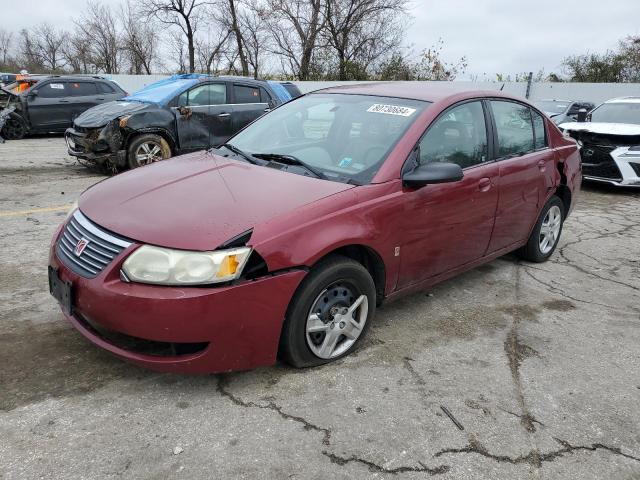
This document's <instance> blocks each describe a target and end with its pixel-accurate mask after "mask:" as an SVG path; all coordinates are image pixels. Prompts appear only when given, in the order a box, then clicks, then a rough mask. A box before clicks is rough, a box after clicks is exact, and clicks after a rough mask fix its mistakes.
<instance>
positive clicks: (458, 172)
mask: <svg viewBox="0 0 640 480" xmlns="http://www.w3.org/2000/svg"><path fill="white" fill-rule="evenodd" d="M463 176H464V174H463V173H462V168H461V167H460V165H457V164H455V163H448V162H428V163H423V164H421V165H418V166H417V167H416V168H414V169H413V170H411V171H410V172H406V173H405V174H404V175H402V184H403V185H404V186H405V187H409V188H421V187H424V186H425V185H429V184H431V183H451V182H458V181H460V180H462V177H463Z"/></svg>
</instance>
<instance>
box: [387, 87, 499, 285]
mask: <svg viewBox="0 0 640 480" xmlns="http://www.w3.org/2000/svg"><path fill="white" fill-rule="evenodd" d="M488 118H489V117H488V112H486V108H485V106H484V105H483V102H482V101H480V100H478V101H471V102H465V103H462V104H458V105H456V106H453V107H451V108H450V109H449V110H447V111H445V112H444V113H443V114H442V115H440V116H439V117H438V118H437V119H436V120H435V121H434V123H433V124H432V125H431V126H430V127H429V129H428V130H427V132H426V133H425V135H424V136H423V137H422V140H420V142H419V157H418V161H419V162H420V163H426V162H452V163H457V164H458V165H460V166H461V167H462V169H463V172H464V177H463V179H462V180H460V181H458V182H453V183H442V184H435V185H427V186H426V187H422V188H420V189H417V190H407V189H405V191H404V193H403V195H404V202H403V203H404V211H403V212H402V215H403V216H404V218H405V220H404V221H403V223H402V224H403V238H404V241H403V244H402V247H401V252H402V253H401V255H400V259H401V260H400V275H399V278H398V288H403V287H406V286H409V285H412V284H414V283H418V282H421V281H424V280H427V279H429V278H431V277H434V276H436V275H439V274H442V273H445V272H447V271H450V270H452V269H455V268H457V267H460V266H462V265H465V264H467V263H469V262H473V261H474V260H478V259H480V258H481V257H483V256H484V254H485V252H486V250H487V247H488V245H489V241H490V239H491V232H492V230H493V223H494V219H495V213H496V208H497V204H498V188H497V187H498V185H497V182H498V166H497V165H496V164H495V162H492V161H491V156H490V153H491V152H490V151H489V142H488V138H490V136H489V133H488V130H487V125H489V122H488V120H487V119H488Z"/></svg>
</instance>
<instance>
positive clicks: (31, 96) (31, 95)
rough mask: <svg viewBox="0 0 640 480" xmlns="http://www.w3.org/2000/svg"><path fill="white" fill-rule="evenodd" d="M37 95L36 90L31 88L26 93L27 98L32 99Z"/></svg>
mask: <svg viewBox="0 0 640 480" xmlns="http://www.w3.org/2000/svg"><path fill="white" fill-rule="evenodd" d="M37 96H38V91H37V90H32V91H31V92H29V93H27V98H28V99H29V100H33V99H34V98H36V97H37Z"/></svg>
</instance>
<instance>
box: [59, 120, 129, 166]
mask: <svg viewBox="0 0 640 480" xmlns="http://www.w3.org/2000/svg"><path fill="white" fill-rule="evenodd" d="M64 139H65V141H66V143H67V152H68V153H69V155H71V156H74V157H77V158H79V159H81V160H85V161H88V162H91V163H95V164H99V165H105V164H111V165H114V166H116V167H123V166H125V165H126V162H127V152H126V150H124V149H123V148H122V145H123V143H124V142H123V140H124V138H123V135H122V132H121V131H120V128H119V127H118V124H117V122H110V123H108V124H107V125H106V126H104V127H100V128H79V127H77V126H74V127H72V128H68V129H67V130H66V132H65V133H64Z"/></svg>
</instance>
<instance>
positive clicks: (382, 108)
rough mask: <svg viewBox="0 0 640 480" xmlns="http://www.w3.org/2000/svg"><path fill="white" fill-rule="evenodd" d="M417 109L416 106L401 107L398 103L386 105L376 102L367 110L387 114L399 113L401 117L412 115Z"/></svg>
mask: <svg viewBox="0 0 640 480" xmlns="http://www.w3.org/2000/svg"><path fill="white" fill-rule="evenodd" d="M415 111H416V109H415V108H409V107H401V106H398V105H384V104H382V103H376V104H374V105H371V106H370V107H369V108H367V112H371V113H385V114H387V115H399V116H401V117H410V116H411V115H413V114H414V113H415Z"/></svg>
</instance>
